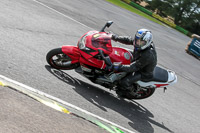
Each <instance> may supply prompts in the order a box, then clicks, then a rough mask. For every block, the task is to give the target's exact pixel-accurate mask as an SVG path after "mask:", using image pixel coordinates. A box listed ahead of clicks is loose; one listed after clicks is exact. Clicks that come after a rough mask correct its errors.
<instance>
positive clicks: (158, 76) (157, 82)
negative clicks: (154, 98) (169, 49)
mask: <svg viewBox="0 0 200 133" xmlns="http://www.w3.org/2000/svg"><path fill="white" fill-rule="evenodd" d="M176 82H177V76H176V74H175V72H173V71H170V70H165V69H163V68H160V67H158V66H156V68H155V69H154V78H153V79H152V81H149V82H143V81H138V82H137V84H139V85H140V86H142V87H155V88H159V87H166V86H168V85H171V84H173V83H176Z"/></svg>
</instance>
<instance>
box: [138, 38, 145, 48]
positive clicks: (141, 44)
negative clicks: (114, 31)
mask: <svg viewBox="0 0 200 133" xmlns="http://www.w3.org/2000/svg"><path fill="white" fill-rule="evenodd" d="M146 43H147V42H146V41H144V40H141V38H140V39H136V38H135V45H136V47H140V48H141V47H142V46H144V45H145V44H146Z"/></svg>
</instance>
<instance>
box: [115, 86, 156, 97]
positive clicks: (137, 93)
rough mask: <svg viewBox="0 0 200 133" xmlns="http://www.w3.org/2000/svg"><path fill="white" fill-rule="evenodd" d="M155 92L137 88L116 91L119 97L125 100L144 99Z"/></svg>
mask: <svg viewBox="0 0 200 133" xmlns="http://www.w3.org/2000/svg"><path fill="white" fill-rule="evenodd" d="M154 92H155V88H139V87H138V88H137V89H135V88H134V89H133V90H131V91H129V90H117V91H116V93H117V94H118V95H120V96H121V97H124V98H127V99H136V100H139V99H145V98H148V97H150V96H151V95H152V94H153V93H154Z"/></svg>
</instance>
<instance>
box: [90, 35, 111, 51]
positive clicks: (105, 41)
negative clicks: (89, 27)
mask: <svg viewBox="0 0 200 133" xmlns="http://www.w3.org/2000/svg"><path fill="white" fill-rule="evenodd" d="M91 41H92V46H93V47H94V48H96V49H101V50H103V52H104V54H107V55H109V54H110V53H112V45H111V38H110V37H109V36H108V35H107V34H105V33H97V34H94V35H93V36H92V39H91Z"/></svg>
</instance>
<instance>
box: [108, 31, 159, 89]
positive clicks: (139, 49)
mask: <svg viewBox="0 0 200 133" xmlns="http://www.w3.org/2000/svg"><path fill="white" fill-rule="evenodd" d="M111 39H112V40H114V41H117V42H120V43H123V44H126V45H133V46H134V49H133V53H132V54H133V58H134V59H133V62H132V63H131V64H130V65H112V66H110V68H112V70H114V71H118V72H122V71H123V72H128V75H127V76H126V77H124V78H123V79H121V81H120V86H121V87H122V88H123V89H124V90H125V91H127V90H129V91H133V83H134V82H137V81H138V80H142V81H144V82H145V81H146V82H147V81H150V80H151V79H152V78H153V71H154V68H155V66H156V64H157V54H156V50H155V46H154V44H153V36H152V33H151V31H150V30H148V29H139V30H138V31H137V32H136V34H135V38H132V37H128V36H118V35H115V34H113V35H112V37H111ZM110 70H111V69H110ZM121 87H120V88H121Z"/></svg>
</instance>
